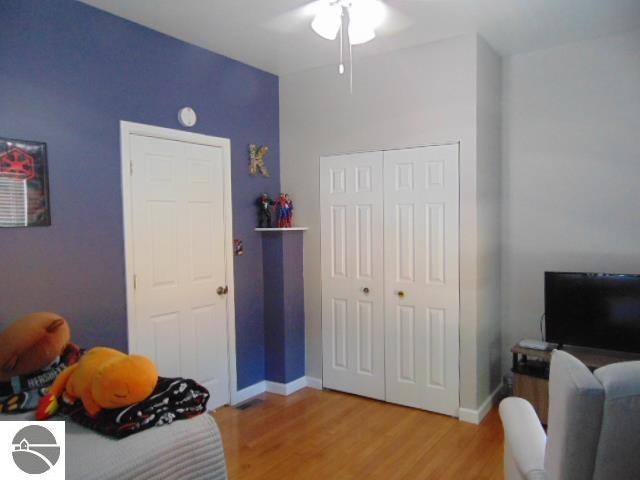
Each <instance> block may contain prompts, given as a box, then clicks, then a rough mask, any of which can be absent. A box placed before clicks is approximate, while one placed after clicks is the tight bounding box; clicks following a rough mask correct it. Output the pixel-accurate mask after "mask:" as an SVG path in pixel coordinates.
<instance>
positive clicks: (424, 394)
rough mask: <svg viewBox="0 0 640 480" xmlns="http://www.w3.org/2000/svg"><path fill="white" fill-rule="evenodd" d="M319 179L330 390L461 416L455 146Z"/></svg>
mask: <svg viewBox="0 0 640 480" xmlns="http://www.w3.org/2000/svg"><path fill="white" fill-rule="evenodd" d="M320 173H321V175H320V178H321V182H320V191H321V203H322V205H321V222H322V225H321V227H322V278H323V282H322V289H323V290H322V329H323V330H322V331H323V359H324V360H323V367H324V370H323V383H324V386H326V387H328V388H333V389H336V390H341V391H346V392H350V393H354V394H359V395H364V396H368V397H373V398H378V399H386V400H387V401H390V402H394V403H400V404H403V405H409V406H413V407H417V408H422V409H427V410H432V411H436V412H440V413H445V414H449V415H457V413H458V407H459V400H458V391H459V373H458V369H459V346H458V341H459V340H458V337H459V332H458V324H459V276H458V264H459V259H458V257H459V247H458V243H459V239H458V231H459V226H458V217H459V213H458V212H459V199H458V197H459V195H458V193H459V180H458V145H444V146H432V147H423V148H411V149H404V150H393V151H385V152H371V153H362V154H350V155H338V156H331V157H323V158H322V159H321V162H320ZM365 288H366V289H368V293H365V290H364V289H365Z"/></svg>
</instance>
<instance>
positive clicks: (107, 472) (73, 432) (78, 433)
mask: <svg viewBox="0 0 640 480" xmlns="http://www.w3.org/2000/svg"><path fill="white" fill-rule="evenodd" d="M33 419H34V416H33V414H24V415H0V420H33ZM66 470H67V475H66V476H67V480H129V479H131V480H133V479H136V480H146V479H149V480H151V479H167V480H168V479H180V480H190V479H211V480H225V479H226V478H227V469H226V463H225V459H224V450H223V448H222V439H221V437H220V431H219V430H218V426H217V425H216V422H215V421H214V419H213V418H212V417H211V416H210V415H208V414H203V415H199V416H197V417H195V418H192V419H189V420H178V421H175V422H174V423H173V424H171V425H165V426H162V427H154V428H151V429H149V430H145V431H144V432H140V433H136V434H134V435H131V436H129V437H127V438H123V439H121V440H115V439H111V438H108V437H105V436H102V435H100V434H98V433H96V432H93V431H92V430H89V429H87V428H85V427H82V426H80V425H78V424H75V423H73V422H71V421H67V422H66Z"/></svg>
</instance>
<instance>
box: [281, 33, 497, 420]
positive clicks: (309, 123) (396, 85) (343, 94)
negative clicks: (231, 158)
mask: <svg viewBox="0 0 640 480" xmlns="http://www.w3.org/2000/svg"><path fill="white" fill-rule="evenodd" d="M480 48H482V49H484V48H487V47H486V46H483V47H480V46H479V45H478V40H477V38H476V37H475V36H463V37H457V38H454V39H450V40H446V41H442V42H436V43H431V44H428V45H424V46H420V47H417V48H411V49H406V50H400V51H395V52H392V53H387V54H382V55H378V56H373V57H367V58H363V59H360V58H358V57H357V49H356V60H355V81H354V92H353V94H352V95H351V94H350V93H349V85H348V78H347V76H346V75H344V76H339V75H338V74H337V69H336V67H326V68H319V69H314V70H308V71H304V72H300V73H295V74H291V75H285V76H282V77H281V78H280V122H281V128H280V132H281V144H280V147H281V183H282V188H283V190H284V191H287V192H289V193H290V194H291V195H292V196H293V198H294V201H295V202H296V212H295V219H296V222H297V223H299V224H303V225H307V226H309V227H310V230H309V232H308V235H307V236H306V237H305V242H306V244H305V249H304V262H305V263H304V271H305V312H306V315H307V323H306V327H307V375H308V376H311V377H317V378H321V376H322V334H321V317H320V305H321V276H320V205H319V189H318V187H319V178H318V168H319V157H320V156H321V155H325V154H336V153H348V152H355V151H363V150H380V149H388V148H401V147H407V146H416V145H429V144H437V143H445V142H451V141H460V145H461V172H460V173H461V203H460V205H461V212H460V214H461V219H460V220H461V225H462V229H461V235H460V238H461V263H460V266H461V267H460V268H461V321H460V325H461V326H460V330H461V331H460V345H461V405H462V406H463V407H466V408H476V407H477V405H479V403H480V402H478V399H479V395H480V393H479V392H488V391H489V390H490V379H491V378H492V375H488V374H486V373H485V372H486V368H487V367H486V366H485V365H484V363H483V365H482V367H480V368H481V370H482V372H483V373H482V377H479V362H478V358H479V355H482V356H483V358H485V357H486V356H487V355H488V354H487V353H486V352H487V351H488V350H489V348H488V347H481V348H478V343H477V341H478V328H479V327H481V328H482V329H483V331H484V329H486V330H487V332H488V333H487V335H486V336H485V335H484V334H483V336H482V339H483V340H482V341H483V342H484V341H485V340H484V339H485V338H486V339H490V338H493V336H494V333H493V330H494V329H495V327H494V326H486V325H485V324H484V323H483V324H479V323H478V310H479V308H483V309H484V308H485V307H483V306H481V305H483V303H482V302H483V298H486V297H485V295H487V293H486V292H482V291H479V289H478V274H479V270H483V269H485V267H484V265H483V264H480V262H479V260H478V252H477V247H478V235H479V232H478V215H481V214H482V215H485V214H484V213H480V212H479V211H478V209H477V201H476V199H477V195H478V193H479V192H486V191H490V190H492V188H493V187H491V185H493V182H492V181H487V182H484V180H483V181H482V182H480V183H481V186H480V187H479V189H478V188H476V187H477V184H476V180H477V179H476V157H477V150H476V121H477V120H478V117H477V101H478V91H477V84H478V78H477V72H478V69H477V60H478V57H479V56H478V50H479V49H480ZM485 53H486V52H485ZM487 57H489V56H488V55H487ZM492 64H493V65H495V63H492V61H489V60H487V62H486V65H487V68H490V65H492ZM498 76H499V75H498ZM490 78H491V77H490V76H489V75H487V77H486V79H487V80H488V81H490V80H489V79H490ZM483 81H484V80H483ZM490 90H491V89H487V91H490ZM487 98H489V97H487ZM480 115H482V116H484V115H489V116H491V115H492V113H491V112H489V111H486V110H485V109H483V111H482V113H481V114H480ZM484 148H485V147H483V159H484V158H488V156H489V155H490V153H489V154H488V155H487V156H485V154H484V152H485V150H484ZM492 148H493V147H492V146H487V147H486V151H487V152H491V151H492ZM498 153H499V149H498ZM494 160H495V159H494ZM494 160H489V159H487V160H486V161H487V162H489V164H488V166H490V163H491V162H492V161H494ZM483 161H484V160H483ZM496 167H497V164H496ZM492 208H494V207H491V208H490V209H489V210H487V214H488V215H491V212H492V211H493V210H492ZM491 241H492V240H490V239H489V237H487V238H486V242H491ZM487 248H488V249H489V250H492V251H493V247H490V248H489V247H487ZM488 288H494V287H488ZM488 303H491V305H493V303H492V302H488ZM491 308H493V307H486V309H485V311H486V312H489V311H491ZM494 317H497V316H494ZM487 341H488V340H487ZM498 364H499V361H498ZM483 400H484V399H483Z"/></svg>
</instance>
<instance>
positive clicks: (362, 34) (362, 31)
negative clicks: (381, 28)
mask: <svg viewBox="0 0 640 480" xmlns="http://www.w3.org/2000/svg"><path fill="white" fill-rule="evenodd" d="M348 33H349V43H350V44H351V45H361V44H363V43H367V42H370V41H371V40H373V39H374V38H376V32H375V31H374V30H373V28H371V26H370V25H368V24H367V23H366V22H362V21H358V20H354V19H353V18H351V19H350V20H349V30H348Z"/></svg>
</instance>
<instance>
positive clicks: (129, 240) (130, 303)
mask: <svg viewBox="0 0 640 480" xmlns="http://www.w3.org/2000/svg"><path fill="white" fill-rule="evenodd" d="M132 135H140V136H145V137H153V138H159V139H163V140H174V141H178V142H185V143H191V144H198V145H208V146H212V147H218V148H220V149H222V160H223V166H224V192H223V202H224V205H223V208H222V211H223V216H224V225H225V247H224V251H225V275H226V278H227V284H228V286H229V294H228V295H227V297H226V299H227V355H228V368H229V399H228V403H229V404H231V403H232V402H233V401H234V399H235V398H236V396H237V393H238V378H237V365H236V321H235V318H236V315H235V301H234V297H235V288H234V287H235V281H234V273H233V220H232V218H233V217H232V197H231V141H230V140H229V139H228V138H221V137H213V136H209V135H203V134H200V133H193V132H185V131H183V130H174V129H171V128H164V127H156V126H154V125H146V124H143V123H133V122H127V121H124V120H121V121H120V158H121V164H120V167H121V179H122V216H123V233H124V257H125V284H126V303H127V305H126V307H127V338H128V349H129V352H131V351H134V350H135V345H136V338H137V335H136V332H135V315H136V312H135V292H134V284H133V283H134V280H133V276H134V268H133V267H134V262H133V211H132V207H133V202H132V193H133V191H132V185H131V168H132V167H131V165H132V163H131V162H132V158H131V142H130V139H131V136H132Z"/></svg>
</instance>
